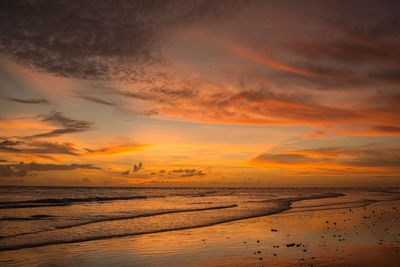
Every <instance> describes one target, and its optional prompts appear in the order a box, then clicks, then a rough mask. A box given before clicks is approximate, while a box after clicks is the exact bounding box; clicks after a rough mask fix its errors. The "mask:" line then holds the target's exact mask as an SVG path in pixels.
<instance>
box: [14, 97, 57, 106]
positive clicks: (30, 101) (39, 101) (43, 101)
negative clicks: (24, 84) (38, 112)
mask: <svg viewBox="0 0 400 267" xmlns="http://www.w3.org/2000/svg"><path fill="white" fill-rule="evenodd" d="M8 100H10V101H13V102H17V103H21V104H45V105H48V104H50V102H49V101H48V100H47V99H43V98H38V99H20V98H12V97H10V98H8Z"/></svg>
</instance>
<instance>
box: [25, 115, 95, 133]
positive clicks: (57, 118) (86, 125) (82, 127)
mask: <svg viewBox="0 0 400 267" xmlns="http://www.w3.org/2000/svg"><path fill="white" fill-rule="evenodd" d="M41 121H43V122H49V123H53V124H55V125H57V126H61V127H62V128H59V129H56V130H53V131H50V132H46V133H40V134H35V135H32V136H29V138H43V137H55V136H60V135H63V134H69V133H78V132H84V131H89V130H92V129H93V123H92V122H88V121H83V120H75V119H71V118H68V117H65V116H64V115H63V114H62V113H61V112H53V113H50V114H49V115H47V116H42V117H41Z"/></svg>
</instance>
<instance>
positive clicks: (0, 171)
mask: <svg viewBox="0 0 400 267" xmlns="http://www.w3.org/2000/svg"><path fill="white" fill-rule="evenodd" d="M76 169H89V170H101V168H99V167H96V166H93V165H92V164H69V165H62V164H40V163H35V162H31V163H28V164H25V163H24V162H21V163H19V164H3V165H0V177H10V176H19V177H24V176H27V175H28V174H29V173H30V172H33V171H70V170H76Z"/></svg>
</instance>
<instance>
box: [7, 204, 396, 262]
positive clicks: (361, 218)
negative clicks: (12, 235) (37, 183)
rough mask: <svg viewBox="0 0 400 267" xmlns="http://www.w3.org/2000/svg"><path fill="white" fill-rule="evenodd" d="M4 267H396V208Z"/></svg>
mask: <svg viewBox="0 0 400 267" xmlns="http://www.w3.org/2000/svg"><path fill="white" fill-rule="evenodd" d="M0 265H2V266H8V265H10V266H400V202H399V201H383V202H376V203H372V204H370V205H368V206H365V207H358V208H351V209H349V208H340V209H330V210H319V211H301V212H292V211H288V212H285V213H281V214H275V215H271V216H264V217H259V218H253V219H247V220H241V221H235V222H230V223H224V224H219V225H214V226H210V227H203V228H196V229H188V230H182V231H171V232H164V233H157V234H148V235H141V236H130V237H123V238H112V239H105V240H97V241H89V242H82V243H74V244H60V245H51V246H45V247H38V248H29V249H21V250H15V251H4V252H1V253H0Z"/></svg>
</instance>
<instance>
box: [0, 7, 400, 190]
mask: <svg viewBox="0 0 400 267" xmlns="http://www.w3.org/2000/svg"><path fill="white" fill-rule="evenodd" d="M0 185H45V186H154V187H158V186H210V187H212V186H225V187H236V186H238V187H286V186H294V187H296V186H307V187H309V186H360V187H364V186H400V3H399V2H398V1H387V0H384V1H367V0H363V1H361V0H360V1H353V0H351V1H340V0H337V1H312V0H310V1H286V0H282V1H267V0H265V1H258V0H220V1H213V0H191V1H186V0H154V1H153V0H152V1H145V0H142V1H125V0H102V1H97V0H87V1H73V0H65V1H50V0H25V1H23V0H18V1H16V0H2V1H1V2H0Z"/></svg>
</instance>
